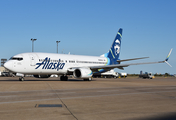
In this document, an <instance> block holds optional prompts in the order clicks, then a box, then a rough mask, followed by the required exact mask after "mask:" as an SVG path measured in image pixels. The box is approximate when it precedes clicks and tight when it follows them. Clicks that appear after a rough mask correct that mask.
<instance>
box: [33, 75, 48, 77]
mask: <svg viewBox="0 0 176 120" xmlns="http://www.w3.org/2000/svg"><path fill="white" fill-rule="evenodd" d="M33 76H34V77H35V78H49V77H50V76H51V75H33Z"/></svg>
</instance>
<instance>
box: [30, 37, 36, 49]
mask: <svg viewBox="0 0 176 120" xmlns="http://www.w3.org/2000/svg"><path fill="white" fill-rule="evenodd" d="M36 40H37V39H33V38H31V41H32V52H34V41H36Z"/></svg>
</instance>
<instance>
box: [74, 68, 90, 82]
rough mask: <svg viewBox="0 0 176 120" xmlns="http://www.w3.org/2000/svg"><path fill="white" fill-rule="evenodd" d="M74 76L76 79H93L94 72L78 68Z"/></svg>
mask: <svg viewBox="0 0 176 120" xmlns="http://www.w3.org/2000/svg"><path fill="white" fill-rule="evenodd" d="M73 75H74V77H76V78H83V79H89V78H91V77H92V70H90V69H89V68H78V69H75V70H74V72H73ZM89 80H90V79H89Z"/></svg>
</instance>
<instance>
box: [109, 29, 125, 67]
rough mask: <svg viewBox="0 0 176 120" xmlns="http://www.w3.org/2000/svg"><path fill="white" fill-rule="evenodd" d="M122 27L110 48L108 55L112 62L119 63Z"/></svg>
mask: <svg viewBox="0 0 176 120" xmlns="http://www.w3.org/2000/svg"><path fill="white" fill-rule="evenodd" d="M122 31H123V30H122V28H120V29H119V31H118V32H117V35H116V37H115V39H114V41H113V43H112V46H111V48H110V49H109V51H108V53H107V54H106V57H108V58H109V59H110V64H117V60H118V59H119V55H120V46H121V39H122Z"/></svg>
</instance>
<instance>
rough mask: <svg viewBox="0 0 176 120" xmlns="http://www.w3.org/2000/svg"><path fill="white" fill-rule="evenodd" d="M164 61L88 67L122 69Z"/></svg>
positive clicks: (93, 68) (92, 68)
mask: <svg viewBox="0 0 176 120" xmlns="http://www.w3.org/2000/svg"><path fill="white" fill-rule="evenodd" d="M164 62H165V61H158V62H145V63H130V64H116V65H105V66H93V67H90V69H91V70H96V69H113V68H119V69H122V70H123V69H124V67H128V66H130V65H142V64H155V63H164Z"/></svg>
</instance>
